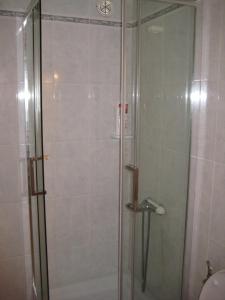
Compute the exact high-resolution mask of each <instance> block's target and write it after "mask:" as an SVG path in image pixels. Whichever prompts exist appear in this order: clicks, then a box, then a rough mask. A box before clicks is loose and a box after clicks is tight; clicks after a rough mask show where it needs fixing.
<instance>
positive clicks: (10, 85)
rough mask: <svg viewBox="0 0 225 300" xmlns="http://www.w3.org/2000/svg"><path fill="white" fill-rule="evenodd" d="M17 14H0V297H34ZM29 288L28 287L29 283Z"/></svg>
mask: <svg viewBox="0 0 225 300" xmlns="http://www.w3.org/2000/svg"><path fill="white" fill-rule="evenodd" d="M19 23H20V22H19V21H18V19H17V18H11V17H0V28H1V30H0V41H1V47H0V48H1V49H0V136H1V139H0V299H4V300H11V299H18V300H25V299H31V298H30V295H31V271H30V270H31V265H30V264H28V262H29V259H28V258H29V254H30V240H29V239H30V235H29V224H28V222H29V216H28V206H27V198H26V191H27V188H26V180H24V179H25V178H26V176H27V175H26V167H24V145H22V144H21V143H23V142H24V136H23V138H22V135H24V132H23V130H22V126H21V125H22V123H23V121H24V120H23V119H22V118H21V116H22V115H20V119H18V111H19V109H20V112H21V104H19V105H20V108H19V105H18V99H17V94H18V91H19V90H18V87H20V86H21V78H22V76H21V73H20V69H19V67H18V65H17V59H22V57H21V56H19V55H21V49H19V47H20V46H21V34H18V25H19ZM28 282H29V283H30V288H28V289H27V286H26V285H27V283H28ZM12 287H13V288H12Z"/></svg>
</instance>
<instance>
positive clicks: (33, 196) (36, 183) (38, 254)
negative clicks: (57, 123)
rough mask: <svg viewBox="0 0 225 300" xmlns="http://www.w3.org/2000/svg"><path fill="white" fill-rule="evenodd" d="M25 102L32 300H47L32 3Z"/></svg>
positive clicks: (37, 14) (36, 15) (37, 12)
mask: <svg viewBox="0 0 225 300" xmlns="http://www.w3.org/2000/svg"><path fill="white" fill-rule="evenodd" d="M24 74H25V78H24V102H25V122H26V147H27V165H28V188H29V212H30V232H31V251H32V253H31V255H32V270H33V298H34V299H37V300H47V299H49V296H48V270H47V247H46V220H45V193H46V192H45V187H44V169H43V167H44V165H43V161H44V158H46V157H44V155H43V138H42V101H41V4H40V1H35V2H32V3H31V5H30V9H29V10H28V13H27V16H26V18H25V20H24Z"/></svg>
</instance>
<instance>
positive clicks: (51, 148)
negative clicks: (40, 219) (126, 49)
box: [43, 21, 121, 299]
mask: <svg viewBox="0 0 225 300" xmlns="http://www.w3.org/2000/svg"><path fill="white" fill-rule="evenodd" d="M120 31H121V28H120V27H113V26H103V25H91V24H77V23H70V22H58V21H44V22H43V89H44V99H43V100H44V110H43V111H44V151H45V153H46V154H48V155H49V160H48V161H47V162H46V164H45V173H46V189H47V200H46V203H47V230H48V235H47V238H48V255H49V274H50V289H51V293H53V297H57V295H59V293H60V289H61V290H62V289H63V288H66V287H69V288H70V290H71V289H72V288H73V286H75V287H77V288H76V289H75V292H74V295H73V299H78V298H79V292H76V291H79V290H80V288H78V286H79V287H80V286H81V284H82V282H83V283H85V282H87V284H88V282H91V281H92V280H96V279H97V278H100V279H101V278H104V277H109V278H113V276H114V278H115V279H114V278H113V279H112V281H111V284H110V285H111V286H109V287H108V289H109V290H111V294H108V296H107V297H109V299H111V298H112V299H114V297H116V272H117V256H118V253H117V247H118V240H117V234H118V180H119V176H118V165H119V159H118V157H119V141H118V139H117V140H115V139H112V135H113V134H114V133H115V127H116V124H115V116H116V106H117V105H118V103H119V102H120ZM92 285H93V283H92ZM103 285H104V284H103V283H102V284H101V283H99V284H98V289H100V290H101V289H104V288H106V287H104V286H103ZM68 290H69V289H68ZM86 293H87V294H88V293H89V295H86V297H85V298H84V299H89V298H88V297H93V296H94V294H95V293H98V291H93V289H92V288H88V286H87V287H86ZM63 297H64V298H63V299H67V298H66V297H68V295H67V292H66V290H65V292H64V295H63ZM99 297H101V296H99ZM104 297H106V295H105V294H104ZM110 297H111V298H110ZM54 299H57V298H54ZM61 299H62V298H61ZM79 299H80V298H79ZM82 299H83V298H82ZM99 299H100V298H99Z"/></svg>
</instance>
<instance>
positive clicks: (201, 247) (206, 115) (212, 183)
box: [188, 0, 225, 300]
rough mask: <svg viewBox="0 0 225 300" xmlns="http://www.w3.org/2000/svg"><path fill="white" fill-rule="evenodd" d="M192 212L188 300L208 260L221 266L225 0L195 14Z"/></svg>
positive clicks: (224, 264)
mask: <svg viewBox="0 0 225 300" xmlns="http://www.w3.org/2000/svg"><path fill="white" fill-rule="evenodd" d="M197 25H198V27H197V28H198V32H197V56H196V71H195V78H194V79H195V81H194V89H193V95H192V106H193V138H192V161H191V182H190V210H191V214H193V236H192V238H193V243H192V256H191V266H192V267H191V274H190V285H189V297H188V299H190V300H196V299H198V295H199V293H200V289H201V286H202V280H203V279H204V278H205V277H206V263H205V262H206V260H207V259H209V260H210V262H211V264H212V266H213V268H214V272H215V271H218V270H220V269H224V268H225V239H224V229H225V98H224V86H225V85H224V80H225V68H224V63H225V36H224V26H225V2H224V1H223V0H215V1H210V0H204V1H202V7H201V8H200V9H199V13H198V16H197Z"/></svg>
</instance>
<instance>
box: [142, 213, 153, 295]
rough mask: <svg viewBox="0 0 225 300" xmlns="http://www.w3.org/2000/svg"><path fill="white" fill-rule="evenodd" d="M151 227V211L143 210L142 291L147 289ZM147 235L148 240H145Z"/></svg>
mask: <svg viewBox="0 0 225 300" xmlns="http://www.w3.org/2000/svg"><path fill="white" fill-rule="evenodd" d="M146 214H147V235H146V234H145V215H146ZM150 227H151V211H150V210H148V211H147V212H146V211H143V212H142V292H143V293H144V292H145V290H146V280H147V272H148V258H149V242H150ZM145 236H146V242H145Z"/></svg>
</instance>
